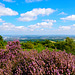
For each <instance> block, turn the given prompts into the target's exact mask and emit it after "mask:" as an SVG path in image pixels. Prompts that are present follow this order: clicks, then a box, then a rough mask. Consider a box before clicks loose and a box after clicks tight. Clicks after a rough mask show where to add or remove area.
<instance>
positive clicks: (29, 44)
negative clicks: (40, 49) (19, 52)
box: [21, 42, 34, 49]
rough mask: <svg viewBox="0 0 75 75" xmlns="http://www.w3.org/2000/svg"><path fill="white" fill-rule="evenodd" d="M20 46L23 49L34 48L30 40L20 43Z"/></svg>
mask: <svg viewBox="0 0 75 75" xmlns="http://www.w3.org/2000/svg"><path fill="white" fill-rule="evenodd" d="M21 46H22V48H23V49H33V48H34V44H32V43H31V42H26V43H21Z"/></svg>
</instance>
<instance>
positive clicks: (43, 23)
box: [28, 20, 56, 30]
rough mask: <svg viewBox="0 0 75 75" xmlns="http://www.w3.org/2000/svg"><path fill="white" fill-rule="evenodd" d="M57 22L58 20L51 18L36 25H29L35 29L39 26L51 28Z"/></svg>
mask: <svg viewBox="0 0 75 75" xmlns="http://www.w3.org/2000/svg"><path fill="white" fill-rule="evenodd" d="M54 22H56V20H49V21H44V22H41V23H36V24H34V25H30V26H28V27H29V28H30V29H32V30H34V29H38V28H42V30H43V28H51V27H52V25H53V23H54Z"/></svg>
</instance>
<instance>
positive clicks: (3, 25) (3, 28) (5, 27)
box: [0, 23, 26, 31]
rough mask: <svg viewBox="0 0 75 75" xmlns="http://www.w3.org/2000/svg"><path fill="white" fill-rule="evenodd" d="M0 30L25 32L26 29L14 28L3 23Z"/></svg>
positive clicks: (9, 24)
mask: <svg viewBox="0 0 75 75" xmlns="http://www.w3.org/2000/svg"><path fill="white" fill-rule="evenodd" d="M0 30H3V31H17V30H18V31H23V30H26V27H24V26H15V25H13V24H11V23H3V24H2V25H0Z"/></svg>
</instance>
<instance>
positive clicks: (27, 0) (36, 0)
mask: <svg viewBox="0 0 75 75" xmlns="http://www.w3.org/2000/svg"><path fill="white" fill-rule="evenodd" d="M39 1H42V0H25V2H27V3H31V2H39Z"/></svg>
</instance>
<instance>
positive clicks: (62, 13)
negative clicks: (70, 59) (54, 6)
mask: <svg viewBox="0 0 75 75" xmlns="http://www.w3.org/2000/svg"><path fill="white" fill-rule="evenodd" d="M58 15H67V14H66V13H64V12H61V13H59V14H58Z"/></svg>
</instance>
